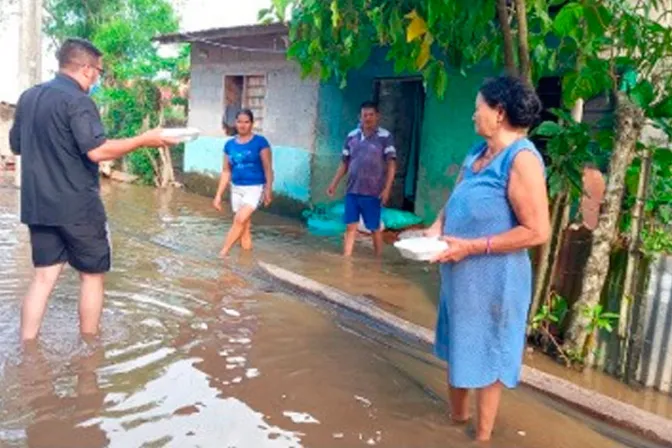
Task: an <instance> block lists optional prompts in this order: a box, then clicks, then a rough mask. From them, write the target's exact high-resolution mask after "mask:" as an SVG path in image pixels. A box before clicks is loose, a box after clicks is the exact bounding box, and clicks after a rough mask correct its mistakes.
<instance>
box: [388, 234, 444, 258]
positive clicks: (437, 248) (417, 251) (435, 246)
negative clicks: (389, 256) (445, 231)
mask: <svg viewBox="0 0 672 448" xmlns="http://www.w3.org/2000/svg"><path fill="white" fill-rule="evenodd" d="M394 247H396V248H397V249H398V250H399V252H401V255H402V256H403V257H404V258H408V259H410V260H416V261H430V260H431V259H433V258H434V257H436V256H437V255H439V254H440V253H441V252H443V251H445V250H446V249H448V243H446V242H445V241H442V240H440V239H438V238H429V237H418V238H407V239H403V240H400V241H397V242H396V243H394Z"/></svg>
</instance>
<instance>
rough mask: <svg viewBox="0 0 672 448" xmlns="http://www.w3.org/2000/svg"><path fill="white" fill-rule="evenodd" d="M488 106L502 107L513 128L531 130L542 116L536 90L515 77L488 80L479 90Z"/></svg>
mask: <svg viewBox="0 0 672 448" xmlns="http://www.w3.org/2000/svg"><path fill="white" fill-rule="evenodd" d="M479 92H480V94H481V96H482V97H483V100H485V102H486V103H487V104H488V106H490V107H492V108H495V107H498V106H499V107H501V108H502V109H503V110H504V112H506V118H507V120H508V121H509V123H510V124H511V126H513V127H516V128H530V127H532V126H533V125H535V124H536V123H537V121H538V120H539V115H540V114H541V109H542V105H541V100H540V99H539V97H538V96H537V93H536V92H535V91H534V88H532V86H530V85H529V84H527V83H525V82H524V81H523V80H522V79H520V78H517V77H515V76H499V77H497V78H490V79H487V80H486V81H485V82H484V83H483V85H482V86H481V88H480V90H479Z"/></svg>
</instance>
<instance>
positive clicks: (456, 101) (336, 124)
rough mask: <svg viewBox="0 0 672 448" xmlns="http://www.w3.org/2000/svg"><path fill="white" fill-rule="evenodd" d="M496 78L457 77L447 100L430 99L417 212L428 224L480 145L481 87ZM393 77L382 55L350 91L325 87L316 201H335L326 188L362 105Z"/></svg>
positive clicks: (354, 79) (357, 74)
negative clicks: (377, 83)
mask: <svg viewBox="0 0 672 448" xmlns="http://www.w3.org/2000/svg"><path fill="white" fill-rule="evenodd" d="M491 74H492V72H490V71H488V70H486V69H483V70H479V71H473V72H472V73H469V74H468V75H467V76H466V77H465V76H462V75H460V74H458V73H453V74H451V76H450V83H449V86H448V90H447V92H446V95H445V97H444V98H443V99H441V100H440V99H439V98H437V97H436V95H434V94H433V93H432V92H428V94H427V97H426V100H425V110H424V119H423V126H422V136H421V142H420V160H419V170H418V188H417V195H416V203H415V213H416V214H417V215H419V216H420V217H422V218H423V219H424V220H425V221H427V222H431V221H432V220H433V219H434V218H435V217H436V215H437V213H438V211H439V210H440V209H441V207H442V206H443V204H444V203H445V201H446V199H447V197H448V193H449V192H450V190H451V189H452V188H453V185H454V183H455V180H456V178H457V174H458V171H459V167H460V166H461V164H462V162H463V159H464V157H465V156H466V154H467V152H468V151H469V149H470V148H471V146H472V145H473V144H474V143H475V142H476V141H477V140H478V137H477V136H476V134H475V133H474V127H473V123H472V121H471V116H472V113H473V109H474V101H475V98H476V94H477V92H478V87H479V86H480V84H481V83H482V81H483V79H484V78H485V77H487V76H490V75H491ZM392 76H395V74H394V71H393V67H392V65H391V64H390V63H389V62H388V61H385V53H384V51H382V50H380V51H378V52H375V53H374V54H373V56H372V58H371V59H370V61H369V62H368V63H367V64H365V65H364V67H362V68H361V69H360V70H356V71H353V72H352V73H351V74H350V76H349V77H348V80H347V81H348V82H347V86H346V87H345V88H344V89H340V88H339V86H338V85H337V84H336V83H333V82H332V83H325V84H322V85H321V86H320V89H319V91H320V95H319V104H318V119H317V136H316V150H315V157H314V158H313V179H312V182H311V186H312V200H313V202H317V203H320V202H328V201H329V200H330V199H329V198H328V197H327V195H326V189H327V187H328V185H329V183H330V182H331V179H332V177H333V175H334V173H335V172H336V169H337V168H338V165H339V163H340V157H341V151H342V146H343V142H344V140H345V137H346V135H347V133H348V132H350V131H351V130H352V129H354V127H355V126H356V125H357V120H358V117H359V106H360V104H361V103H362V102H363V101H365V100H368V99H371V97H372V96H373V86H374V80H375V79H376V78H379V77H392ZM344 183H345V182H343V184H344ZM340 188H341V189H340V191H339V195H343V194H344V191H343V185H341V187H340Z"/></svg>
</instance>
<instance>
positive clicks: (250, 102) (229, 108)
mask: <svg viewBox="0 0 672 448" xmlns="http://www.w3.org/2000/svg"><path fill="white" fill-rule="evenodd" d="M265 97H266V75H247V76H225V77H224V120H223V124H224V127H225V128H226V129H227V130H231V131H232V130H233V127H234V124H235V116H236V114H237V113H238V111H239V110H241V109H250V110H251V111H252V113H253V114H254V131H255V132H259V133H260V132H262V130H263V125H264V98H265Z"/></svg>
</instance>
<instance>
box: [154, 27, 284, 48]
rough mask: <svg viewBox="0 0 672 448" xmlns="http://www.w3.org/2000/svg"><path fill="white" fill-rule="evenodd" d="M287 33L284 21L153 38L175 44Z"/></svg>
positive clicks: (184, 32)
mask: <svg viewBox="0 0 672 448" xmlns="http://www.w3.org/2000/svg"><path fill="white" fill-rule="evenodd" d="M287 33H288V29H287V26H286V25H285V24H284V23H272V24H268V25H246V26H235V27H228V28H211V29H207V30H202V31H194V32H186V31H183V32H179V33H171V34H163V35H161V36H157V37H155V38H154V39H153V40H154V41H157V42H160V43H162V44H175V43H180V42H190V41H192V40H198V39H212V40H216V39H235V38H240V37H250V36H263V35H269V34H271V35H272V34H280V35H284V34H287Z"/></svg>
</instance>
